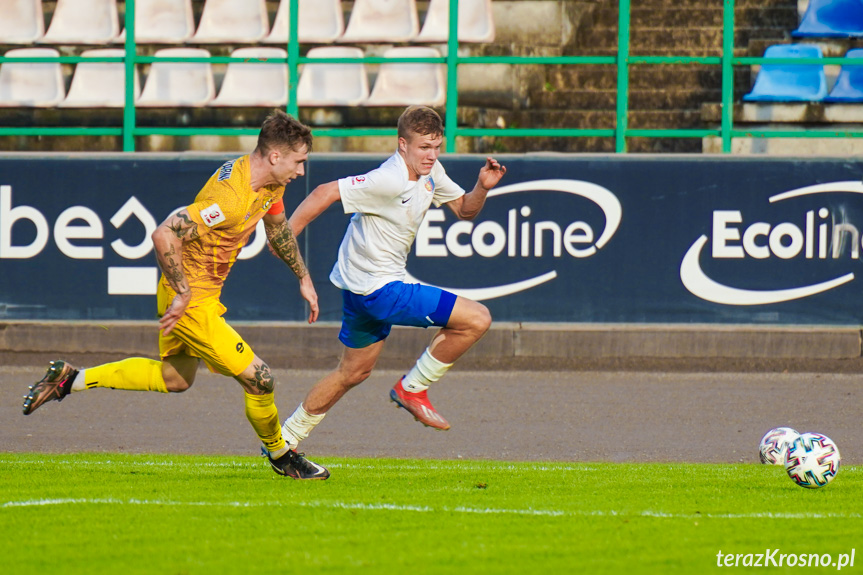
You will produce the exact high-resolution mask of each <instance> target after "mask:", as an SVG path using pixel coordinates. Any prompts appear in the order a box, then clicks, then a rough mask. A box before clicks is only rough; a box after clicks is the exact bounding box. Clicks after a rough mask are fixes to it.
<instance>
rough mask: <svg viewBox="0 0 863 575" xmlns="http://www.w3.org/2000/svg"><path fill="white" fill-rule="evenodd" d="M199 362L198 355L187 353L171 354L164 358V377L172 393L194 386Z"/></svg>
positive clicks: (166, 385)
mask: <svg viewBox="0 0 863 575" xmlns="http://www.w3.org/2000/svg"><path fill="white" fill-rule="evenodd" d="M199 363H200V360H199V359H198V358H197V357H192V356H190V355H186V354H185V353H178V354H176V355H169V356H168V357H166V358H165V359H163V360H162V379H164V380H165V388H167V390H168V391H170V392H172V393H181V392H183V391H186V390H187V389H189V388H190V387H192V384H193V383H195V375H197V373H198V364H199Z"/></svg>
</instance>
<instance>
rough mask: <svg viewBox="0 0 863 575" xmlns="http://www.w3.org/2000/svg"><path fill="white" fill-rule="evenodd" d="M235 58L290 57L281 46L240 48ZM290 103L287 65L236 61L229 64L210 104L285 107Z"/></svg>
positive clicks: (265, 58)
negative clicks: (216, 93)
mask: <svg viewBox="0 0 863 575" xmlns="http://www.w3.org/2000/svg"><path fill="white" fill-rule="evenodd" d="M231 56H232V57H235V58H246V59H249V60H267V59H269V58H287V57H288V52H287V51H286V50H284V49H282V48H265V47H256V48H240V49H238V50H234V51H233V52H232V53H231ZM287 103H288V65H287V64H280V63H273V64H256V63H250V64H246V63H239V62H238V63H234V62H231V63H229V64H228V68H227V70H226V71H225V78H224V80H223V81H222V87H221V89H220V90H219V95H218V96H216V99H215V100H213V101H212V102H210V106H217V107H219V106H286V105H287Z"/></svg>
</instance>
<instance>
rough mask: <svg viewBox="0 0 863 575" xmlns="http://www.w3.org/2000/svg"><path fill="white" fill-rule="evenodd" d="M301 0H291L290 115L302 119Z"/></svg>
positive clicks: (289, 54) (289, 49)
mask: <svg viewBox="0 0 863 575" xmlns="http://www.w3.org/2000/svg"><path fill="white" fill-rule="evenodd" d="M299 4H300V2H299V0H290V4H289V8H290V11H291V17H290V18H288V114H290V115H291V116H293V117H294V118H297V119H299V117H300V106H299V104H297V78H298V77H299V67H300V39H299V38H297V35H298V34H299V29H300V26H299V21H300V9H299Z"/></svg>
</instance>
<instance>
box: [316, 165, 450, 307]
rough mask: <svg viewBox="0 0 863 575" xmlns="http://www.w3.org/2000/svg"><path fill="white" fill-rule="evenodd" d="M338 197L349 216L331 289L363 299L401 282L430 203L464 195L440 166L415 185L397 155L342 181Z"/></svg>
mask: <svg viewBox="0 0 863 575" xmlns="http://www.w3.org/2000/svg"><path fill="white" fill-rule="evenodd" d="M339 193H340V194H341V200H342V207H343V208H344V210H345V213H346V214H354V215H353V217H352V218H351V222H350V224H349V225H348V229H347V231H346V232H345V237H344V238H343V239H342V245H341V246H340V247H339V259H338V261H337V262H336V265H335V266H333V271H332V272H331V273H330V281H332V282H333V283H334V284H335V285H336V287H339V288H341V289H343V290H348V291H351V292H353V293H356V294H360V295H368V294H370V293H372V292H374V291H376V290H378V289H380V288H382V287H383V286H385V285H386V284H388V283H389V282H391V281H403V280H404V278H405V267H406V265H407V258H408V253H409V252H410V249H411V245H413V242H414V238H415V237H416V235H417V230H418V229H419V227H420V224H421V223H422V221H423V218H425V215H426V212H428V210H429V207H431V204H432V203H434V205H435V206H440V205H441V204H445V203H447V202H451V201H452V200H455V199H457V198H459V197H461V196H463V195H464V193H465V192H464V190H463V189H462V188H461V187H460V186H459V185H458V184H456V183H455V182H453V181H452V180H451V179H450V177H449V176H447V175H446V171H444V169H443V166H442V165H441V164H440V162H435V164H434V166H433V167H432V170H431V173H429V175H427V176H420V177H419V179H418V180H417V181H415V182H412V181H410V180H409V179H408V168H407V165H406V164H405V161H404V158H402V156H401V155H400V154H399V153H398V152H396V153H395V154H393V155H392V156H390V158H389V159H388V160H387V161H386V162H384V163H383V164H381V165H380V167H378V168H376V169H374V170H372V171H371V172H369V173H367V174H365V175H360V176H352V177H349V178H342V179H341V180H339Z"/></svg>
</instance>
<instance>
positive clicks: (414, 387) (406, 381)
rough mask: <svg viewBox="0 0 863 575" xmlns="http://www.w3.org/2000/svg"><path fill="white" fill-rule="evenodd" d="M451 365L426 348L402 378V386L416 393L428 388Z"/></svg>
mask: <svg viewBox="0 0 863 575" xmlns="http://www.w3.org/2000/svg"><path fill="white" fill-rule="evenodd" d="M451 367H452V364H451V363H443V362H442V361H438V360H436V359H435V358H434V357H432V354H431V353H430V352H429V350H428V348H426V350H425V351H424V352H423V354H422V355H421V356H420V358H419V359H418V360H417V362H416V365H414V366H413V367H412V368H411V370H410V371H409V372H408V374H407V375H406V376H404V378H403V379H402V388H404V390H405V391H408V392H411V393H418V392H420V391H423V390H426V389H428V388H429V385H431V384H432V383H434V382H436V381H437V380H439V379H440V378H442V377H443V376H444V374H445V373H446V372H447V370H449V368H451Z"/></svg>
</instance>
